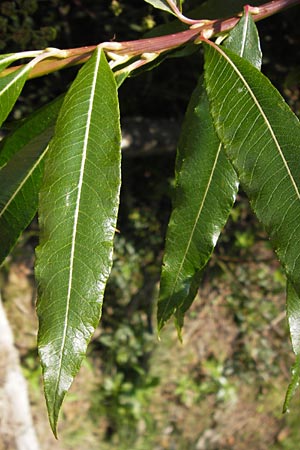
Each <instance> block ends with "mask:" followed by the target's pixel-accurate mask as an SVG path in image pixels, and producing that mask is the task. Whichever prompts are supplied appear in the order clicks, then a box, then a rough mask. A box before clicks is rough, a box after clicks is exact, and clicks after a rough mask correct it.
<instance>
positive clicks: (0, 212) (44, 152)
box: [0, 145, 49, 220]
mask: <svg viewBox="0 0 300 450" xmlns="http://www.w3.org/2000/svg"><path fill="white" fill-rule="evenodd" d="M48 148H49V145H47V147H46V148H45V150H44V151H43V152H42V154H41V155H40V157H39V158H38V159H37V160H36V162H35V163H34V165H33V166H32V167H31V168H30V170H29V172H28V173H27V174H26V176H25V177H24V178H23V180H22V181H21V183H20V184H19V185H18V187H17V189H16V190H15V191H14V192H13V194H12V195H11V196H10V198H9V200H8V202H7V203H6V204H5V205H4V207H3V208H2V209H1V211H0V220H1V218H2V216H3V215H4V213H5V211H6V210H7V209H8V208H9V206H10V204H11V203H12V202H13V201H14V199H15V198H16V196H17V195H18V193H19V192H20V191H21V189H22V188H23V186H24V185H25V183H26V182H27V181H28V179H29V178H30V177H31V175H32V174H33V172H34V171H35V169H36V168H37V166H38V165H39V164H40V162H41V161H42V159H43V158H44V157H45V155H46V153H47V151H48Z"/></svg>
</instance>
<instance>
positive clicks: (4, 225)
mask: <svg viewBox="0 0 300 450" xmlns="http://www.w3.org/2000/svg"><path fill="white" fill-rule="evenodd" d="M52 134H53V131H52V130H51V129H49V128H48V129H47V130H46V131H45V132H44V133H41V134H40V135H39V136H38V137H37V138H35V139H32V140H31V141H30V142H29V143H28V144H27V145H26V146H25V147H24V148H22V150H21V151H19V152H18V153H16V154H15V155H14V157H13V158H12V159H11V160H10V161H9V163H8V164H7V165H6V166H5V167H4V168H3V169H2V170H1V171H0V265H1V264H2V263H3V261H4V259H5V258H6V256H7V255H8V254H9V252H10V250H11V249H12V247H13V246H14V245H15V243H16V241H17V239H18V237H19V236H20V234H21V233H22V231H23V230H24V229H25V228H26V227H27V225H29V223H30V222H31V220H32V219H33V217H34V215H35V213H36V211H37V203H38V193H39V188H40V185H41V181H42V176H43V161H44V158H45V155H46V152H47V144H46V143H47V142H49V140H50V138H51V136H52Z"/></svg>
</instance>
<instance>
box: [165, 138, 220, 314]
mask: <svg viewBox="0 0 300 450" xmlns="http://www.w3.org/2000/svg"><path fill="white" fill-rule="evenodd" d="M221 149H222V144H221V143H220V144H219V147H218V151H217V153H216V158H215V161H214V164H213V168H212V171H211V174H210V176H209V180H208V183H207V186H206V189H205V192H204V196H203V198H202V201H201V204H200V206H199V209H198V212H197V215H196V218H195V221H194V224H193V228H192V232H191V234H190V237H189V240H188V243H187V246H186V249H185V252H184V255H183V258H182V260H181V263H180V267H179V269H178V271H177V275H176V278H175V281H174V284H173V289H172V291H171V294H170V295H169V300H168V302H167V304H166V306H165V308H164V312H165V311H166V310H167V309H168V306H169V304H170V301H171V299H172V297H173V295H174V292H175V289H176V286H177V283H178V279H179V275H180V273H181V271H182V267H183V265H184V263H185V260H186V256H187V254H188V251H189V249H190V246H191V243H192V240H193V236H194V234H195V231H196V227H197V224H198V222H199V218H200V215H201V213H202V210H203V207H204V204H205V201H206V197H207V194H208V191H209V188H210V185H211V182H212V179H213V176H214V173H215V169H216V165H217V162H218V159H219V155H220V152H221Z"/></svg>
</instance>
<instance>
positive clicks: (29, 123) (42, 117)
mask: <svg viewBox="0 0 300 450" xmlns="http://www.w3.org/2000/svg"><path fill="white" fill-rule="evenodd" d="M62 102H63V96H60V97H58V98H56V99H55V100H53V101H52V102H50V103H48V104H47V105H45V106H43V107H41V108H39V109H38V110H37V111H35V112H34V113H33V114H31V115H30V116H29V117H28V118H27V119H26V120H24V121H22V122H21V123H20V125H19V126H18V127H17V128H16V129H15V130H13V132H12V133H10V134H9V135H7V136H6V137H5V138H4V139H3V140H2V141H1V143H0V169H1V168H2V167H3V166H5V165H6V163H7V162H8V161H9V160H10V159H11V158H12V157H13V155H15V154H16V153H17V152H19V151H20V150H21V149H22V148H23V147H24V146H25V145H27V144H29V142H30V141H31V140H34V139H36V138H37V137H38V136H39V135H41V134H44V133H45V130H46V129H47V128H50V127H54V125H55V122H56V119H57V116H58V113H59V110H60V108H61V105H62ZM49 136H51V133H50V134H49ZM45 138H46V140H45V147H46V146H47V144H48V141H47V139H48V134H47V133H46V134H45ZM0 173H1V172H0Z"/></svg>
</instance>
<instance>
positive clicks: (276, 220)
mask: <svg viewBox="0 0 300 450" xmlns="http://www.w3.org/2000/svg"><path fill="white" fill-rule="evenodd" d="M205 57H206V63H205V77H206V85H207V90H208V94H209V99H210V103H211V112H212V115H213V117H214V121H215V125H216V129H217V131H218V134H219V136H220V138H221V140H222V141H223V143H224V145H225V148H226V152H227V155H228V157H229V158H230V160H231V161H232V163H233V165H234V167H235V168H236V170H237V172H238V174H239V178H240V181H241V183H242V185H243V188H244V190H245V192H246V193H247V195H248V196H249V198H250V201H251V204H252V207H253V209H254V211H255V213H256V215H257V217H258V218H259V220H260V221H261V222H262V223H263V224H264V226H265V228H266V230H267V232H268V234H269V236H270V238H271V241H272V243H273V246H274V248H275V250H276V253H277V255H278V258H279V260H280V261H281V263H282V264H283V266H284V268H285V271H286V273H287V276H288V278H289V279H290V280H291V282H292V283H293V286H294V287H295V289H296V292H297V294H299V293H300V226H299V223H300V193H299V189H300V179H299V161H298V157H297V155H298V154H299V146H300V144H299V143H300V124H299V120H298V119H297V117H296V116H295V115H294V114H293V113H292V111H291V110H290V108H289V107H288V105H287V104H286V103H285V102H284V100H283V99H282V97H281V96H280V94H279V93H278V91H277V90H276V89H275V88H274V87H273V86H272V85H271V83H270V82H269V80H268V79H267V78H266V77H264V75H262V74H261V73H260V72H259V71H258V70H257V69H255V68H254V67H253V66H252V65H251V64H249V63H248V62H247V61H245V60H243V59H241V58H239V57H238V56H236V55H234V54H233V53H231V52H229V51H228V50H227V51H224V50H222V49H220V48H218V47H217V46H216V45H215V44H212V43H211V44H210V45H205Z"/></svg>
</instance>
